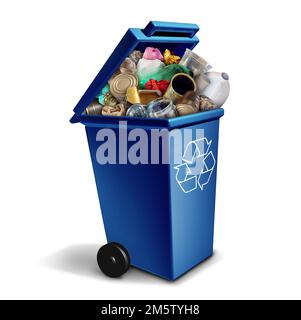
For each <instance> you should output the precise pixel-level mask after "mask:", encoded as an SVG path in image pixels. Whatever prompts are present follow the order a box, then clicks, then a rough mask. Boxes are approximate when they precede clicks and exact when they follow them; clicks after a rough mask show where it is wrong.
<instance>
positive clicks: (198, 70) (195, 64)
mask: <svg viewBox="0 0 301 320" xmlns="http://www.w3.org/2000/svg"><path fill="white" fill-rule="evenodd" d="M180 64H181V65H182V66H184V67H186V68H188V69H190V70H191V71H192V72H193V75H194V77H197V76H198V75H200V74H202V73H205V72H207V71H208V70H210V69H211V66H210V64H209V63H208V62H207V61H206V60H205V59H203V58H202V57H200V56H199V55H197V54H196V53H194V52H193V51H191V50H190V49H186V51H185V54H184V56H183V57H182V59H181V61H180Z"/></svg>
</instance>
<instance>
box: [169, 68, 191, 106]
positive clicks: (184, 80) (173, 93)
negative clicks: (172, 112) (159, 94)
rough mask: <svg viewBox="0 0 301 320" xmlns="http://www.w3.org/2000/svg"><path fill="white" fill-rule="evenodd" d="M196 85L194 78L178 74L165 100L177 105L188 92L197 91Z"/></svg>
mask: <svg viewBox="0 0 301 320" xmlns="http://www.w3.org/2000/svg"><path fill="white" fill-rule="evenodd" d="M195 90H196V83H195V81H194V80H193V78H192V77H191V76H190V75H188V74H186V73H177V74H175V75H174V76H173V78H172V79H171V81H170V84H169V87H168V88H167V90H166V92H165V94H164V98H166V99H168V100H171V101H173V102H174V103H176V102H177V101H178V100H179V99H181V98H182V97H183V95H184V94H185V93H186V92H187V91H195Z"/></svg>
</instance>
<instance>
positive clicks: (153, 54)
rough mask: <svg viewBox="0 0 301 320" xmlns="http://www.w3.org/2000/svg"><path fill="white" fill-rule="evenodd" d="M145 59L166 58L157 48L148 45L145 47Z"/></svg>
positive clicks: (161, 59)
mask: <svg viewBox="0 0 301 320" xmlns="http://www.w3.org/2000/svg"><path fill="white" fill-rule="evenodd" d="M143 59H147V60H155V59H158V60H160V61H163V60H164V57H163V56H162V53H161V51H160V50H159V49H157V48H152V47H147V48H145V51H144V54H143Z"/></svg>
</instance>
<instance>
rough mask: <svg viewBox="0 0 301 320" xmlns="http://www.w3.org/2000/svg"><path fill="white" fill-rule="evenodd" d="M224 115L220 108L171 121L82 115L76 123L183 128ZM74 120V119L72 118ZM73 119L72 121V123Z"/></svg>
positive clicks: (100, 125)
mask: <svg viewBox="0 0 301 320" xmlns="http://www.w3.org/2000/svg"><path fill="white" fill-rule="evenodd" d="M223 115H224V109H223V108H218V109H213V110H210V111H203V112H198V113H194V114H189V115H186V116H180V117H175V118H169V119H160V118H135V117H127V116H124V117H118V116H101V115H100V116H87V115H82V116H80V117H77V116H76V115H75V116H74V117H76V119H75V122H80V123H82V124H83V125H86V126H89V127H99V128H103V127H108V128H110V127H118V125H119V123H120V122H125V121H126V123H127V126H128V127H132V128H146V129H151V128H166V129H173V128H181V127H188V126H192V125H196V124H199V123H204V122H208V121H213V120H217V119H219V118H221V117H222V116H223ZM72 119H73V118H72ZM72 119H71V121H72Z"/></svg>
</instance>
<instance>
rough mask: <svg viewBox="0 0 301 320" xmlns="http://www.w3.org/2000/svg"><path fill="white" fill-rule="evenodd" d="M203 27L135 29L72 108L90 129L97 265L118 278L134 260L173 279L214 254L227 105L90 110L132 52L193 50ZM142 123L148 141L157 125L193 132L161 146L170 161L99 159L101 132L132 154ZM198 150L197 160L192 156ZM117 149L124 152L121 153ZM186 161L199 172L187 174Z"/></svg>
mask: <svg viewBox="0 0 301 320" xmlns="http://www.w3.org/2000/svg"><path fill="white" fill-rule="evenodd" d="M198 29H199V28H198V26H197V25H195V24H182V23H168V22H155V21H152V22H150V23H149V24H148V25H147V26H146V28H144V29H136V28H135V29H129V30H128V31H127V32H126V34H125V36H124V37H123V38H122V39H121V41H120V43H119V44H118V46H117V47H116V49H115V50H114V51H113V53H112V55H111V56H110V57H109V59H108V61H107V62H106V63H105V64H104V66H103V68H102V69H101V71H100V72H99V73H98V75H97V76H96V78H95V79H94V81H93V82H92V83H91V85H90V87H89V88H88V89H87V91H86V92H85V94H84V95H83V97H82V98H81V100H80V101H79V102H78V104H77V106H76V107H75V109H74V116H73V117H72V119H71V122H72V123H75V122H81V123H82V124H84V125H85V128H86V133H87V138H88V143H89V149H90V154H91V160H92V165H93V170H94V175H95V181H96V185H97V191H98V195H99V201H100V205H101V212H102V219H103V223H104V227H105V232H106V237H107V241H108V244H107V245H105V246H103V247H102V248H101V249H100V251H99V253H98V256H97V257H98V264H99V266H100V268H101V270H102V271H103V272H104V273H105V274H107V275H108V276H111V277H117V276H120V275H122V274H123V273H125V272H126V271H127V269H128V267H129V265H132V266H135V267H137V268H140V269H143V270H145V271H148V272H151V273H153V274H156V275H158V276H160V277H163V278H165V279H168V280H175V279H176V278H178V277H179V276H181V275H182V274H184V273H186V272H187V271H188V270H190V269H191V268H193V267H194V266H196V265H198V264H199V263H200V262H202V261H203V260H205V259H207V258H208V257H210V256H211V255H212V253H213V231H214V210H215V190H216V172H217V150H218V131H219V118H220V117H222V116H223V114H224V111H223V109H216V110H212V111H208V112H203V113H195V114H191V115H187V116H184V117H176V118H171V119H153V118H135V117H114V116H93V115H92V116H89V115H86V114H85V109H86V107H87V106H88V105H89V104H90V103H91V102H92V101H93V99H94V98H95V96H97V94H98V93H99V92H100V90H101V88H103V87H104V86H105V84H106V83H107V81H108V80H109V79H110V77H111V76H112V74H113V73H114V72H115V71H116V70H117V69H118V68H119V66H120V64H121V63H122V62H123V61H124V59H125V58H126V57H127V56H128V55H129V54H130V53H131V52H132V51H133V50H140V51H142V52H143V51H144V49H145V48H146V47H157V48H159V49H160V50H161V52H164V50H165V49H167V48H168V49H170V50H172V51H173V52H174V53H175V54H176V55H179V56H182V55H183V54H184V52H185V50H186V49H187V48H188V49H191V50H192V49H193V48H194V47H195V46H196V45H197V43H198V38H197V37H196V36H195V34H196V32H197V31H198ZM120 121H121V122H122V123H121V125H120ZM137 128H139V130H141V129H144V130H145V132H146V137H147V139H146V140H147V141H148V142H149V141H150V139H151V136H152V132H153V130H162V129H163V130H164V132H165V133H166V135H167V137H168V138H171V137H172V136H173V135H174V133H175V132H176V133H178V134H183V136H185V132H186V131H187V129H189V130H188V131H189V133H190V135H189V137H188V138H187V137H186V139H183V140H181V141H180V143H178V144H174V143H173V142H172V139H168V143H167V144H166V145H165V146H162V148H160V152H159V154H158V156H159V158H161V157H165V156H166V155H167V156H169V159H170V161H169V162H168V163H164V162H163V161H158V164H150V163H137V164H134V163H131V164H129V163H127V162H126V161H124V159H119V161H118V163H116V164H108V163H107V164H100V162H99V159H98V158H97V151H98V150H99V148H100V147H101V146H102V145H103V144H104V143H105V142H104V141H100V139H98V134H99V132H100V130H101V129H108V130H110V132H114V133H115V134H116V137H117V143H118V146H119V147H120V146H121V148H125V151H128V152H129V151H130V148H131V147H132V145H133V142H129V141H128V143H127V144H125V142H124V140H123V138H122V137H124V136H127V134H129V133H131V132H133V131H132V130H133V129H137ZM106 142H107V141H106ZM145 143H146V142H145ZM179 147H182V151H183V152H181V159H180V163H179V161H175V159H173V155H174V153H175V151H177V150H176V148H179ZM148 149H149V151H150V145H149V144H148ZM192 150H193V151H195V152H192V155H194V156H198V157H197V159H196V158H191V157H189V152H188V151H192ZM117 151H118V152H117V157H119V155H120V152H121V151H120V149H119V148H117ZM154 160H156V159H154ZM194 162H196V165H195V166H194V167H193V168H192V167H191V164H194ZM186 165H189V166H190V167H191V169H190V170H191V172H194V175H191V176H187V175H186V173H187V170H186V169H187V168H185V166H186ZM79 167H80V163H79ZM200 170H201V173H200V174H199V176H197V175H196V173H197V172H200ZM183 172H184V175H183Z"/></svg>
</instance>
